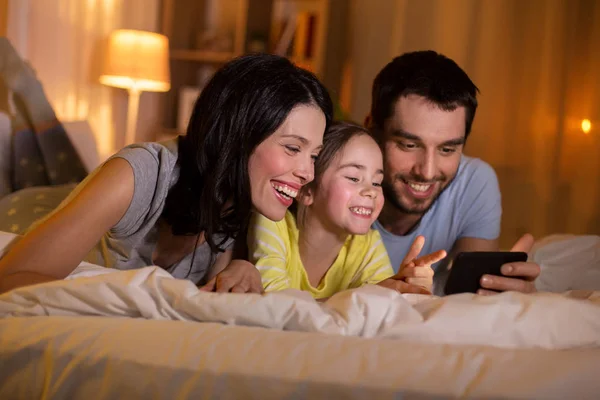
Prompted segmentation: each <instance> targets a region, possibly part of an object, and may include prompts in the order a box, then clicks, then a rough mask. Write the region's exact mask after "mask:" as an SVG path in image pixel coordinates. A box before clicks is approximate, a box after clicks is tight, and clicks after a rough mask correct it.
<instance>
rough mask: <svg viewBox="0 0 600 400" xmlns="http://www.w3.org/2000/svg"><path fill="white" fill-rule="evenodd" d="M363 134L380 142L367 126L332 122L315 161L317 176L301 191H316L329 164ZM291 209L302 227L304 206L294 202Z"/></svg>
mask: <svg viewBox="0 0 600 400" xmlns="http://www.w3.org/2000/svg"><path fill="white" fill-rule="evenodd" d="M361 135H367V136H369V137H371V138H373V140H375V142H376V143H377V144H379V142H378V141H377V139H376V138H375V137H373V136H371V134H370V132H369V131H368V130H367V129H366V128H364V127H362V126H360V125H357V124H355V123H354V122H347V121H336V122H334V123H332V124H331V125H330V126H329V128H328V129H327V132H326V135H325V138H324V139H323V147H322V148H321V151H320V152H319V157H318V158H317V160H316V161H315V177H314V179H313V180H312V181H311V182H309V183H307V184H306V185H304V186H303V187H302V189H301V191H306V190H312V191H313V193H314V191H315V190H317V188H318V187H319V185H320V184H321V179H322V177H323V174H324V173H325V171H327V168H329V165H331V163H332V162H333V160H334V159H335V158H336V157H337V156H338V155H339V153H340V151H342V150H343V149H344V147H345V146H346V144H348V142H349V141H350V139H352V138H353V137H355V136H361ZM291 211H292V212H293V213H294V214H296V221H297V222H298V226H300V227H302V225H304V222H303V221H304V218H305V209H304V207H302V206H301V205H300V204H296V203H294V208H292V209H291Z"/></svg>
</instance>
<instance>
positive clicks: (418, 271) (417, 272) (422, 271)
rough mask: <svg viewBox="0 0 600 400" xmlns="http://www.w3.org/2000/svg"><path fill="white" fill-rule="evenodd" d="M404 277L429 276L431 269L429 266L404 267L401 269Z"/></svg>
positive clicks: (431, 275) (431, 273) (431, 274)
mask: <svg viewBox="0 0 600 400" xmlns="http://www.w3.org/2000/svg"><path fill="white" fill-rule="evenodd" d="M402 272H403V274H404V278H431V277H433V269H431V267H430V266H424V267H412V268H405V269H404V271H402Z"/></svg>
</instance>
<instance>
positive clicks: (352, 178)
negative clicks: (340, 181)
mask: <svg viewBox="0 0 600 400" xmlns="http://www.w3.org/2000/svg"><path fill="white" fill-rule="evenodd" d="M346 179H348V180H349V181H352V182H358V178H354V177H352V176H347V177H346Z"/></svg>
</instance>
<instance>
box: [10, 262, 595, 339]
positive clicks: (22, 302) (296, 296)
mask: <svg viewBox="0 0 600 400" xmlns="http://www.w3.org/2000/svg"><path fill="white" fill-rule="evenodd" d="M39 315H52V316H56V315H61V316H72V315H97V316H112V317H132V318H146V319H167V320H190V321H199V322H219V323H224V324H233V325H246V326H260V327H267V328H272V329H280V330H295V331H307V332H321V333H326V334H338V335H348V336H362V337H384V338H393V339H402V340H409V341H416V342H423V343H447V344H471V345H473V344H474V345H490V346H496V347H503V348H545V349H566V348H575V347H586V346H592V347H600V292H597V291H571V292H565V293H562V294H557V293H536V294H533V295H525V294H520V293H514V292H506V293H502V294H499V295H496V296H490V297H483V296H477V295H473V294H459V295H453V296H446V297H436V296H424V295H400V294H398V293H396V292H394V291H391V290H388V289H385V288H382V287H378V286H365V287H362V288H359V289H354V290H348V291H345V292H341V293H338V294H337V295H335V296H333V297H332V298H330V299H329V300H328V301H327V302H325V303H318V302H316V301H315V300H313V299H312V298H311V297H310V295H309V294H308V293H304V292H300V291H296V290H287V291H282V292H277V293H269V294H266V295H257V294H218V293H207V292H202V291H200V290H199V289H198V288H197V287H196V286H195V285H194V284H193V283H192V282H190V281H186V280H180V279H175V278H173V277H172V276H171V275H169V274H168V273H167V272H166V271H164V270H163V269H161V268H159V267H146V268H142V269H138V270H131V271H117V270H110V269H106V268H102V267H98V266H93V265H91V264H86V263H82V265H81V266H80V267H79V268H78V269H76V270H75V271H74V273H73V274H72V275H71V276H70V277H69V278H67V279H66V280H62V281H56V282H51V283H46V284H41V285H35V286H30V287H24V288H19V289H16V290H13V291H11V292H9V293H5V294H3V295H0V317H11V316H39Z"/></svg>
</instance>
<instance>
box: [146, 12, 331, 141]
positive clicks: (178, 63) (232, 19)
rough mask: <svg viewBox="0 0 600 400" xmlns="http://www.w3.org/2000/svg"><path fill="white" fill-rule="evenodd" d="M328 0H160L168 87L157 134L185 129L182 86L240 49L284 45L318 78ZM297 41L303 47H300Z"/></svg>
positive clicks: (198, 83) (194, 83)
mask: <svg viewBox="0 0 600 400" xmlns="http://www.w3.org/2000/svg"><path fill="white" fill-rule="evenodd" d="M333 1H336V0H333ZM337 1H339V0H337ZM331 2H332V0H162V4H161V9H162V13H161V17H162V23H161V26H162V29H161V31H162V32H161V33H163V34H164V35H166V36H167V37H168V38H169V42H170V43H169V46H170V59H171V90H170V92H168V93H167V94H166V95H165V96H164V97H163V101H162V106H161V110H162V113H163V116H162V126H161V127H160V129H159V131H158V132H157V136H156V139H157V140H163V139H166V138H168V137H172V136H174V135H177V134H182V133H184V129H182V127H183V126H186V124H185V123H184V122H182V121H185V120H186V119H185V118H183V116H185V113H182V114H183V116H182V115H179V114H180V110H181V109H182V108H185V105H184V104H180V103H183V102H185V101H186V100H185V99H184V100H182V98H183V97H185V96H184V95H182V91H185V90H186V88H188V89H191V88H194V87H197V88H198V90H199V89H200V88H201V87H202V85H203V84H204V83H205V82H206V80H208V79H209V78H210V76H211V75H212V73H214V71H215V70H216V69H217V68H219V66H220V65H222V64H224V63H226V62H227V61H229V60H231V59H232V58H234V57H237V56H240V55H242V54H246V53H248V52H254V51H266V52H276V50H277V49H278V47H279V49H280V50H281V49H282V48H283V53H284V55H286V56H289V57H290V59H291V60H292V61H294V62H295V63H296V64H298V65H300V66H302V67H304V68H307V69H309V70H311V71H313V72H314V73H315V74H316V75H317V76H319V77H320V78H321V79H322V78H323V74H324V65H325V54H326V51H325V50H326V45H327V39H328V37H327V36H328V32H327V28H328V20H329V17H330V16H329V12H330V10H329V7H330V3H331ZM290 24H293V26H295V29H292V30H293V31H294V32H293V34H294V35H293V37H292V38H291V40H289V43H288V45H286V43H285V38H282V35H283V34H284V31H285V30H286V28H287V30H288V36H289V30H290ZM307 37H308V38H307ZM288 39H289V38H288ZM300 46H302V48H303V49H304V48H306V49H308V50H307V51H304V52H303V51H301V50H299V49H300ZM306 54H309V57H306V56H305V55H306ZM338 76H339V75H338ZM195 97H196V95H195V92H193V91H192V93H191V94H188V95H187V98H188V99H193V98H195ZM187 102H188V103H189V102H190V100H187ZM189 108H191V105H188V109H189ZM182 118H183V119H182ZM178 126H179V128H178Z"/></svg>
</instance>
